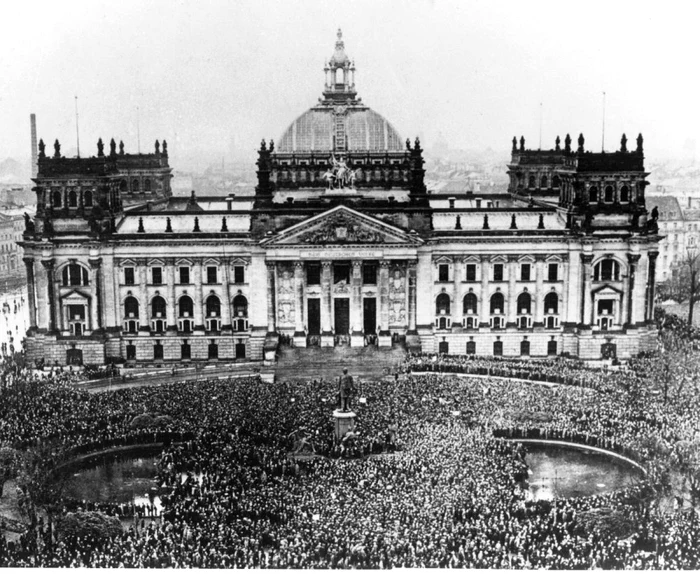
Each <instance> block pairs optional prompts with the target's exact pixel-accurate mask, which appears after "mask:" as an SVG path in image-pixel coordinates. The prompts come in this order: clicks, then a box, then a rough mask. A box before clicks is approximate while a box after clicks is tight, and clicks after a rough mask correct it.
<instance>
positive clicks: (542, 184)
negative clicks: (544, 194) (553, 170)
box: [540, 175, 547, 189]
mask: <svg viewBox="0 0 700 574" xmlns="http://www.w3.org/2000/svg"><path fill="white" fill-rule="evenodd" d="M540 187H541V188H542V189H547V176H546V175H545V176H543V177H542V179H541V180H540Z"/></svg>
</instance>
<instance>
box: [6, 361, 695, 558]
mask: <svg viewBox="0 0 700 574" xmlns="http://www.w3.org/2000/svg"><path fill="white" fill-rule="evenodd" d="M474 369H477V370H476V371H475V370H474ZM479 369H482V370H483V369H485V370H486V371H485V372H483V371H479ZM426 371H427V372H426ZM454 373H459V376H455V375H454ZM469 374H477V375H480V376H478V377H473V376H468V375H469ZM22 376H23V377H24V380H23V383H22V384H19V383H18V382H17V381H15V384H13V385H8V386H6V387H4V388H3V390H2V397H1V398H2V400H0V445H3V444H4V445H12V446H14V447H15V448H25V449H26V448H32V447H35V446H37V445H42V444H43V445H46V444H50V445H55V446H57V447H60V448H61V449H63V450H64V451H69V452H70V453H80V452H88V451H91V450H100V449H103V448H108V447H113V446H123V445H128V444H135V443H140V442H149V441H152V442H164V443H165V444H166V446H165V447H164V449H163V451H162V454H161V456H160V463H159V473H158V477H157V481H156V483H157V484H158V485H160V486H161V488H160V499H161V504H162V508H163V511H162V514H161V516H160V517H159V518H158V519H157V520H152V521H150V522H149V523H145V522H144V523H142V524H141V525H140V526H139V527H134V525H133V523H131V524H129V525H128V527H126V528H125V530H124V531H123V533H122V534H121V535H119V536H117V537H114V538H110V539H109V540H107V541H105V542H103V543H100V544H93V545H80V544H75V543H73V542H71V541H67V540H60V539H59V540H52V539H51V534H50V532H49V531H48V530H44V531H43V532H42V534H41V535H40V536H39V539H40V541H41V543H39V544H37V543H36V536H34V537H32V536H31V535H30V534H29V533H28V534H27V535H24V536H23V537H21V538H20V539H19V540H16V541H13V542H6V541H5V539H4V537H2V536H0V566H46V567H64V566H69V567H76V566H95V567H122V566H124V567H220V568H228V567H261V568H262V567H265V568H268V567H269V568H388V567H460V568H511V567H512V568H554V569H569V568H577V569H578V568H592V567H599V568H639V569H641V568H697V567H700V556H699V551H698V550H697V549H698V548H700V521H699V520H698V518H697V515H696V514H695V512H684V513H680V512H679V513H676V514H670V515H668V516H666V515H663V514H661V513H658V512H655V510H656V509H657V508H656V507H655V506H654V500H657V499H655V498H654V493H658V492H661V491H662V490H663V487H665V486H667V481H666V480H665V478H664V476H663V475H662V472H661V471H663V470H664V469H667V465H666V466H664V464H663V463H664V462H668V461H671V460H673V455H674V452H675V451H676V449H677V446H678V445H679V444H680V443H682V442H683V441H685V440H687V439H689V438H691V437H694V436H696V435H697V434H698V433H700V420H699V419H698V417H697V416H696V415H695V413H696V412H697V410H696V409H694V408H693V407H697V405H691V408H688V409H685V410H678V409H675V408H673V407H672V406H671V405H668V404H664V403H663V402H662V401H659V400H657V398H656V397H655V396H654V395H644V394H641V395H635V396H634V397H632V396H631V395H630V393H629V387H630V380H631V379H633V378H634V377H638V373H636V372H635V371H634V370H621V371H612V372H603V371H601V370H595V369H590V368H587V367H586V366H585V365H583V364H580V363H577V362H575V361H554V360H546V361H540V362H531V363H523V362H519V361H508V360H497V359H494V360H489V359H478V360H475V359H469V358H466V357H440V356H435V357H433V356H425V355H424V356H417V355H414V356H411V357H409V358H408V359H407V362H406V365H405V366H404V368H403V369H402V372H401V373H400V374H398V375H397V376H396V377H385V378H383V379H382V380H378V381H369V380H367V381H364V382H363V384H362V386H361V388H360V395H361V396H358V397H355V398H356V400H355V401H354V403H353V410H354V411H355V412H356V413H357V427H356V429H355V432H354V433H352V435H351V436H350V437H346V440H344V441H341V442H337V441H335V440H334V429H333V422H332V417H331V413H332V411H333V410H334V409H335V408H336V407H337V383H336V382H335V381H325V380H320V379H319V380H312V381H279V382H275V383H265V382H262V381H261V380H260V379H259V378H258V377H256V376H251V377H245V378H237V379H219V380H209V381H189V382H183V383H172V384H167V385H162V386H158V387H139V388H129V389H122V390H116V391H113V392H104V393H93V394H90V393H87V392H86V391H84V390H79V389H78V388H77V387H76V386H75V385H73V384H71V382H70V380H69V378H70V377H69V375H59V374H53V375H43V376H38V375H31V374H29V373H22ZM548 377H563V378H562V379H556V380H555V381H550V382H563V383H573V384H560V385H557V384H555V385H541V384H533V382H536V381H542V380H548ZM360 399H362V400H360ZM144 413H148V414H150V415H152V417H153V420H160V423H159V425H158V426H157V427H156V426H153V427H148V426H146V427H138V428H136V427H134V425H133V422H134V419H135V418H136V417H139V416H140V415H143V414H144ZM519 436H537V437H540V438H548V439H562V440H570V441H574V442H583V443H587V444H591V445H595V446H599V447H602V448H606V449H610V450H616V451H619V452H622V453H624V454H628V455H630V456H633V457H634V458H635V459H636V460H638V461H639V462H640V463H641V464H643V465H644V466H645V467H647V468H648V470H649V474H648V475H647V479H646V480H644V481H641V482H640V483H639V484H637V485H634V486H631V487H629V488H627V489H625V490H623V491H618V492H615V493H612V494H606V495H598V496H591V497H582V498H572V499H561V500H556V501H553V503H552V504H549V505H548V504H543V503H542V502H541V501H533V500H530V499H529V497H528V490H527V487H526V483H524V482H523V479H525V478H526V477H527V467H526V464H525V461H524V455H523V450H522V448H521V447H519V446H518V444H517V442H514V441H509V440H504V439H507V438H515V437H519ZM291 453H296V455H295V456H292V455H291ZM80 504H81V503H80V501H78V502H76V501H71V502H70V504H68V503H66V504H64V507H63V509H62V511H63V512H65V511H69V510H74V509H76V508H80ZM84 508H85V509H91V508H92V509H99V510H103V511H105V512H108V513H114V514H117V515H124V514H128V511H127V509H126V508H125V507H124V506H123V505H122V506H118V505H117V506H112V507H110V506H109V505H102V506H99V507H97V506H95V505H92V506H91V505H90V503H88V502H85V503H84ZM596 508H608V509H614V510H616V511H619V512H620V513H623V514H624V515H625V516H627V517H629V518H630V519H631V521H632V523H633V524H634V525H635V529H634V531H633V532H632V533H631V534H629V535H626V536H625V538H624V539H618V538H616V537H615V536H613V535H611V534H608V533H603V532H583V531H582V530H581V524H580V517H581V515H582V514H584V513H585V512H586V511H590V510H592V509H596ZM120 513H121V514H120Z"/></svg>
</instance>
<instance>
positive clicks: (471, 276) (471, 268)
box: [467, 263, 476, 281]
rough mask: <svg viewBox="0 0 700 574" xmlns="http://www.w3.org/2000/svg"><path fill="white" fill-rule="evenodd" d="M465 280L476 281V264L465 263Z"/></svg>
mask: <svg viewBox="0 0 700 574" xmlns="http://www.w3.org/2000/svg"><path fill="white" fill-rule="evenodd" d="M467 281H476V265H475V264H474V263H467Z"/></svg>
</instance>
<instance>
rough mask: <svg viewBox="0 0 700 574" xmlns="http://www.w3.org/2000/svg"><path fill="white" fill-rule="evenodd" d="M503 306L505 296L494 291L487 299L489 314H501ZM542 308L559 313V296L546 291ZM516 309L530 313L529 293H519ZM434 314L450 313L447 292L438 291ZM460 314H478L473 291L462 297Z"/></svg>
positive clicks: (553, 313) (546, 311) (547, 312)
mask: <svg viewBox="0 0 700 574" xmlns="http://www.w3.org/2000/svg"><path fill="white" fill-rule="evenodd" d="M504 308H505V297H504V296H503V293H494V294H493V295H491V299H490V300H489V311H490V313H491V315H500V314H503V309H504ZM544 309H545V313H546V314H547V315H558V314H559V296H558V295H557V294H556V293H554V292H551V293H547V295H545V297H544ZM517 311H518V314H520V315H530V314H532V296H531V295H530V294H529V293H521V294H520V295H519V296H518V301H517ZM435 314H436V315H450V296H449V295H448V294H447V293H440V294H439V295H438V296H437V298H436V299H435ZM462 314H463V315H476V314H478V300H477V297H476V295H475V294H474V293H467V294H466V295H465V296H464V299H462Z"/></svg>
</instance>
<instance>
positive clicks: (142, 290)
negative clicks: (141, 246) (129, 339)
mask: <svg viewBox="0 0 700 574" xmlns="http://www.w3.org/2000/svg"><path fill="white" fill-rule="evenodd" d="M136 265H137V267H136V270H137V271H138V274H139V299H140V300H141V301H142V303H141V305H140V307H141V306H142V307H143V308H144V309H145V310H146V317H145V321H143V320H141V311H140V309H139V335H142V336H148V333H149V332H150V330H151V320H150V318H151V309H150V308H149V305H148V288H147V285H148V267H147V266H146V260H145V259H138V260H137V261H136ZM119 308H120V309H121V301H120V302H119ZM169 308H170V305H169V304H167V305H166V309H169ZM166 314H167V312H166Z"/></svg>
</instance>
